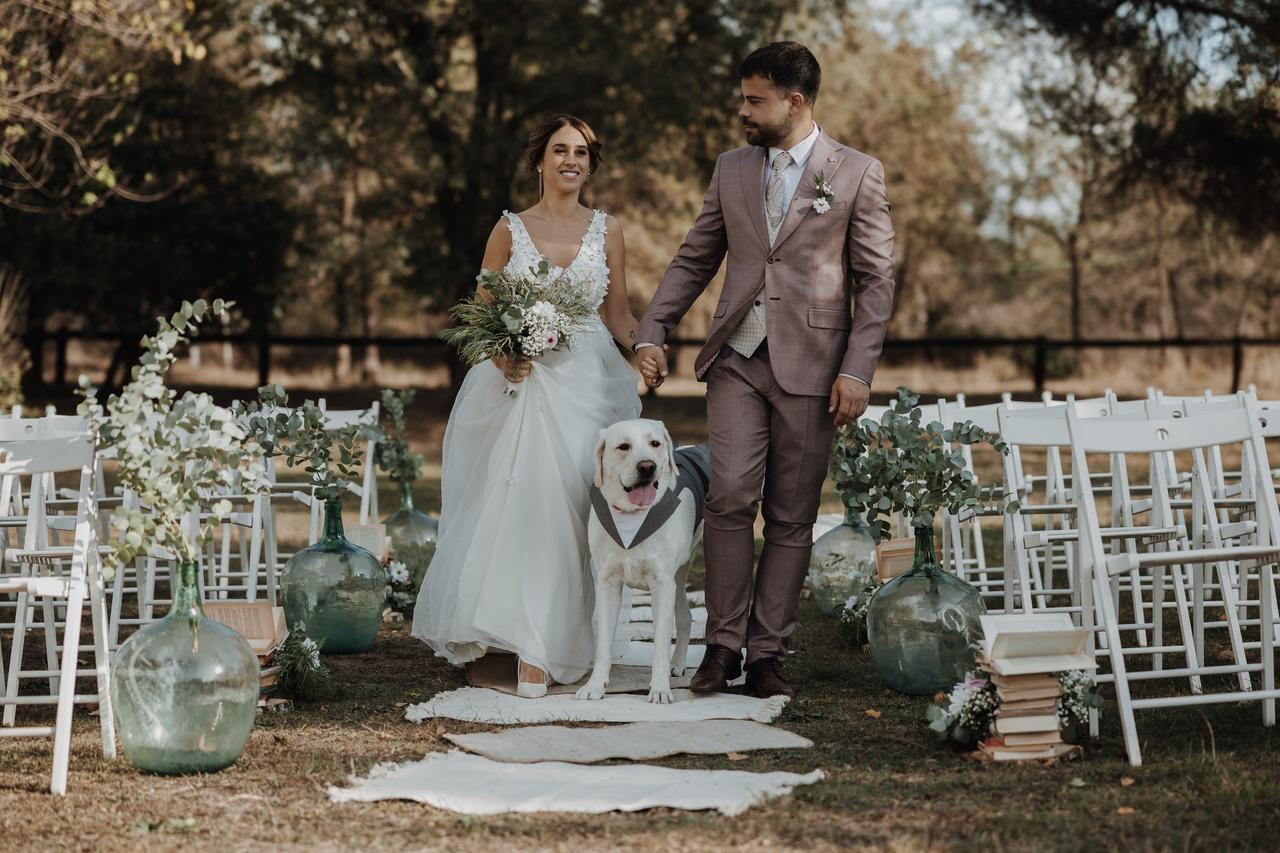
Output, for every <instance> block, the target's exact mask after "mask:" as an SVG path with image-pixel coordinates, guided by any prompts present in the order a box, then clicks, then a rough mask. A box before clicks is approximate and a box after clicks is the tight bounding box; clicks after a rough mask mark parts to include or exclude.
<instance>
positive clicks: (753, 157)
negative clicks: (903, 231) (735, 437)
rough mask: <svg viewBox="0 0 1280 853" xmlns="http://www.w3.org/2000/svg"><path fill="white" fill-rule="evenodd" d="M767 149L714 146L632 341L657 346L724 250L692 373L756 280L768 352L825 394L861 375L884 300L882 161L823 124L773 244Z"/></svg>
mask: <svg viewBox="0 0 1280 853" xmlns="http://www.w3.org/2000/svg"><path fill="white" fill-rule="evenodd" d="M766 152H767V149H765V148H761V147H759V146H748V147H745V148H738V149H735V150H733V151H727V152H725V153H724V154H721V155H720V158H719V159H718V160H717V161H716V167H715V172H714V173H713V174H712V176H711V185H710V187H708V189H707V196H706V198H705V199H704V200H703V203H702V212H701V213H700V214H698V219H697V221H696V222H694V224H693V228H691V229H690V230H689V234H688V236H686V237H685V240H684V244H683V245H682V246H681V247H680V251H678V252H676V256H675V258H674V259H673V260H672V261H671V265H670V266H668V267H667V271H666V274H665V275H663V277H662V283H661V284H660V285H659V286H658V291H657V293H656V294H654V297H653V301H652V302H651V303H650V304H649V307H648V309H647V310H646V311H645V312H644V318H643V319H642V320H641V321H640V327H639V329H638V330H637V332H636V341H637V342H644V343H652V344H658V345H661V344H662V343H663V342H664V341H665V340H666V337H667V334H668V333H669V332H670V331H671V330H672V329H673V328H675V326H676V324H677V323H679V322H680V318H681V317H683V316H684V314H685V312H686V311H688V310H689V307H690V306H691V305H693V302H694V300H695V299H697V298H698V295H699V294H701V293H702V291H703V290H704V289H706V286H707V284H708V283H709V282H710V281H711V278H712V277H713V276H714V275H715V273H716V270H718V269H719V268H720V262H721V261H722V260H723V259H724V258H725V256H726V255H727V256H728V262H729V264H728V269H727V270H726V273H725V281H724V290H723V292H722V293H721V294H720V302H719V303H718V304H717V305H716V310H715V314H714V318H713V320H712V322H711V329H710V330H709V332H708V334H707V343H706V346H705V347H703V349H702V351H701V352H700V353H698V358H697V360H696V361H695V362H694V372H695V373H696V374H697V376H698V378H699V379H703V378H704V377H705V376H706V373H707V370H708V368H710V367H711V364H712V362H714V361H715V359H716V356H717V354H718V353H719V352H720V350H721V349H722V348H723V347H724V345H725V342H726V341H727V340H728V338H729V336H730V335H731V334H732V333H733V331H734V330H735V329H736V328H737V327H738V324H739V323H740V322H741V321H742V318H743V316H744V315H745V314H746V313H747V310H748V309H749V308H750V307H751V303H752V301H753V299H754V298H755V296H756V294H757V293H759V292H760V289H761V288H762V287H763V288H764V298H765V299H767V300H768V302H767V303H766V305H765V327H766V330H767V336H768V341H769V361H770V364H771V365H772V367H773V373H774V377H775V378H776V379H777V382H778V385H779V386H780V387H781V388H782V390H784V391H786V392H787V393H789V394H798V395H805V396H823V397H825V396H827V395H828V394H830V393H831V386H832V384H833V383H834V382H835V379H836V376H837V374H840V373H848V374H850V375H852V376H856V377H858V378H860V379H863V380H865V381H866V382H867V383H868V384H870V383H871V379H872V377H873V376H874V374H875V370H876V362H877V361H879V359H880V351H881V349H882V348H883V346H884V335H885V329H886V327H887V325H888V323H889V315H890V314H891V313H892V311H893V289H894V281H893V273H894V261H893V224H892V223H891V222H890V220H889V199H888V198H887V197H886V195H885V187H884V167H883V166H882V165H881V164H880V161H879V160H876V159H875V158H873V157H869V156H867V155H866V154H863V153H862V152H861V151H855V150H854V149H852V148H848V147H846V146H844V145H841V144H840V143H838V142H836V141H835V140H833V139H832V138H831V137H829V136H827V134H826V132H825V131H823V132H820V133H819V135H818V139H817V140H816V141H815V142H814V145H813V152H812V154H811V155H810V156H809V161H808V162H807V163H806V164H805V169H804V175H803V177H801V179H800V184H799V186H798V187H797V188H796V192H795V197H794V198H793V199H792V200H791V206H790V208H788V209H787V211H786V213H785V215H784V216H783V220H782V225H781V227H779V229H778V236H777V238H776V239H775V240H774V243H773V245H772V246H770V245H769V242H768V241H769V229H768V228H767V226H766V224H765V218H764V164H765V156H766ZM819 172H822V173H823V174H824V175H825V176H826V179H827V183H828V184H829V185H830V187H831V190H832V194H833V198H832V201H831V209H830V210H828V211H827V212H826V213H821V214H819V213H817V212H816V211H815V210H814V209H813V202H814V200H815V199H816V198H817V191H816V189H815V188H814V183H813V181H814V177H815V176H816V175H817V174H818V173H819ZM851 302H852V307H851V305H850V303H851Z"/></svg>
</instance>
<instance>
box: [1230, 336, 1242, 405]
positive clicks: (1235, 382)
mask: <svg viewBox="0 0 1280 853" xmlns="http://www.w3.org/2000/svg"><path fill="white" fill-rule="evenodd" d="M1243 374H1244V341H1242V340H1240V336H1239V335H1236V336H1235V338H1233V339H1232V341H1231V388H1230V390H1231V392H1232V393H1235V392H1236V391H1238V390H1240V380H1241V378H1242V376H1243Z"/></svg>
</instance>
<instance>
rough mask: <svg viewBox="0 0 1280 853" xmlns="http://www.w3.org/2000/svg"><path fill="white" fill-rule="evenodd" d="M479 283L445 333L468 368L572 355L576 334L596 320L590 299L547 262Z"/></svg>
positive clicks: (491, 274) (489, 274)
mask: <svg viewBox="0 0 1280 853" xmlns="http://www.w3.org/2000/svg"><path fill="white" fill-rule="evenodd" d="M476 281H477V282H478V283H479V285H480V287H479V288H478V290H477V292H476V294H475V295H474V296H470V297H467V298H466V299H463V300H462V301H461V302H459V303H458V304H457V305H455V306H454V307H453V308H452V309H451V310H450V312H449V313H450V314H451V315H453V318H454V320H455V321H456V322H457V325H455V326H454V327H453V328H451V329H446V330H445V331H444V332H443V333H441V337H442V338H443V339H444V340H446V341H448V342H449V343H450V344H453V345H454V346H455V347H457V348H458V354H459V356H460V357H461V358H462V360H463V361H464V362H466V363H467V364H469V365H476V364H480V363H481V362H485V361H488V360H489V359H492V358H495V357H500V356H504V357H506V358H511V359H532V358H537V357H539V356H541V355H544V354H545V353H548V352H552V351H554V350H563V349H571V348H572V347H573V339H574V335H575V334H576V332H577V331H578V330H579V329H581V328H582V327H583V326H584V325H585V324H586V323H587V322H588V321H589V320H590V319H591V318H592V317H594V316H595V315H596V309H595V307H594V305H593V304H592V301H591V299H590V298H589V295H588V294H587V293H586V292H585V291H584V290H583V289H582V288H580V287H578V286H576V285H575V284H574V283H573V280H572V279H571V278H569V276H568V275H567V274H565V273H561V274H560V275H558V276H556V277H554V278H553V277H552V276H551V265H550V264H548V263H547V262H546V261H545V260H544V261H542V263H540V264H539V265H538V266H537V267H536V268H531V269H530V270H529V274H527V275H514V274H512V273H509V272H506V271H505V270H497V271H493V270H485V271H484V272H482V273H481V274H480V275H479V276H477V278H476ZM508 393H510V394H512V395H513V396H514V394H515V389H514V388H513V387H508Z"/></svg>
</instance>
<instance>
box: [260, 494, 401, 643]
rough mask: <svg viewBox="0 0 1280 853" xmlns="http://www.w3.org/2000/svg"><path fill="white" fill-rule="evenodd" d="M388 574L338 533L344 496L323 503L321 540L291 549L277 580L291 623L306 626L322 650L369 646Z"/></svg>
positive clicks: (375, 560) (379, 620) (374, 632)
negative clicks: (301, 547) (293, 550)
mask: <svg viewBox="0 0 1280 853" xmlns="http://www.w3.org/2000/svg"><path fill="white" fill-rule="evenodd" d="M386 585H387V575H386V572H385V571H383V569H382V564H381V563H380V562H378V558H377V557H375V556H374V555H373V554H372V553H371V552H370V551H368V550H366V549H364V548H361V547H360V546H359V545H355V544H353V543H351V542H350V541H348V540H347V538H346V537H345V536H344V535H343V532H342V501H341V500H340V499H338V498H330V499H329V500H327V501H325V505H324V531H323V533H322V534H321V537H320V541H319V542H316V543H315V544H314V545H311V546H309V547H307V548H303V549H302V550H301V551H299V552H297V553H296V554H294V555H293V556H292V557H290V558H289V562H288V563H286V564H285V569H284V575H283V577H282V579H281V582H280V587H281V591H282V593H283V596H284V615H285V620H286V621H287V622H288V624H289V627H290V628H293V627H295V626H297V625H304V626H305V627H306V632H307V636H309V637H311V638H312V639H313V640H315V641H316V643H317V644H318V645H319V646H320V651H321V652H323V653H325V654H348V653H351V652H363V651H368V650H369V649H371V648H373V641H374V639H375V638H376V637H377V635H378V626H379V625H380V624H381V623H382V606H383V604H384V603H385V601H386Z"/></svg>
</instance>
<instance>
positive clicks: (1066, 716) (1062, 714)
mask: <svg viewBox="0 0 1280 853" xmlns="http://www.w3.org/2000/svg"><path fill="white" fill-rule="evenodd" d="M1058 684H1059V685H1060V686H1061V687H1062V695H1061V696H1059V697H1058V719H1059V721H1060V722H1061V723H1062V725H1063V727H1064V728H1065V727H1066V726H1069V725H1071V723H1072V722H1073V721H1074V722H1076V723H1085V722H1088V720H1089V709H1090V708H1101V707H1102V696H1101V695H1100V694H1099V693H1098V686H1097V683H1096V682H1095V681H1094V680H1093V676H1091V675H1089V673H1087V672H1084V671H1083V670H1078V669H1077V670H1069V671H1067V672H1063V673H1060V674H1059V675H1058Z"/></svg>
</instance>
